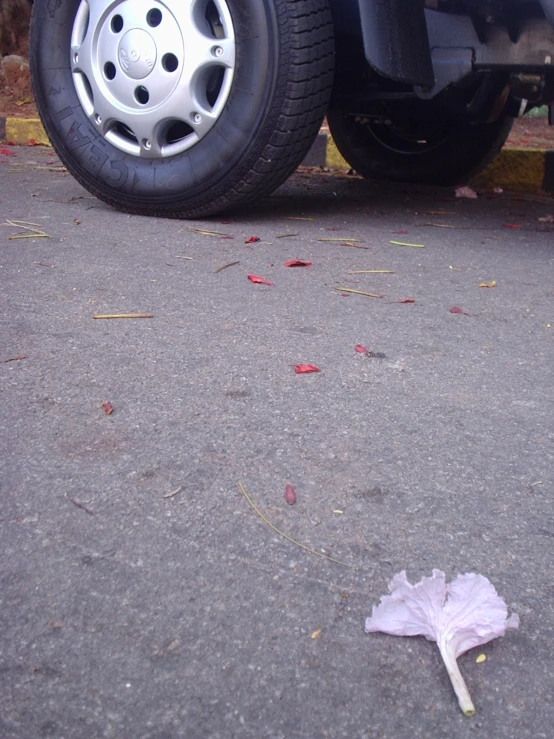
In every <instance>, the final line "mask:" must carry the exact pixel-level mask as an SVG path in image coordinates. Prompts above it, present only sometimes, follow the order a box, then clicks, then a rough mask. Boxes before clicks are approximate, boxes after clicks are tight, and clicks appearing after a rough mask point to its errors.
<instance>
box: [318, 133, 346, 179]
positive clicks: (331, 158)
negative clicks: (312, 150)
mask: <svg viewBox="0 0 554 739" xmlns="http://www.w3.org/2000/svg"><path fill="white" fill-rule="evenodd" d="M325 166H326V167H329V168H330V169H344V170H346V171H347V172H348V171H349V170H350V169H352V167H351V166H350V165H349V164H348V162H347V161H346V159H344V157H343V156H342V154H341V153H340V152H339V150H338V149H337V145H336V144H335V142H334V141H333V138H332V137H331V136H327V155H326V157H325Z"/></svg>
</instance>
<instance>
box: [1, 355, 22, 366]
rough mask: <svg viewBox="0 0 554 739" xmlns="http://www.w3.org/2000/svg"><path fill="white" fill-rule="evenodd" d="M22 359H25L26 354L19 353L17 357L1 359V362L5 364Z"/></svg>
mask: <svg viewBox="0 0 554 739" xmlns="http://www.w3.org/2000/svg"><path fill="white" fill-rule="evenodd" d="M22 359H27V355H26V354H19V355H18V356H17V357H10V358H9V359H3V360H2V362H1V363H2V364H6V363H7V362H19V361H21V360H22Z"/></svg>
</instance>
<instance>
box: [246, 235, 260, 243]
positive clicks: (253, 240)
mask: <svg viewBox="0 0 554 739" xmlns="http://www.w3.org/2000/svg"><path fill="white" fill-rule="evenodd" d="M259 240H260V237H259V236H250V237H249V238H248V239H246V241H245V242H244V243H245V244H255V243H256V242H257V241H259Z"/></svg>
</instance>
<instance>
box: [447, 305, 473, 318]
mask: <svg viewBox="0 0 554 739" xmlns="http://www.w3.org/2000/svg"><path fill="white" fill-rule="evenodd" d="M450 313H461V315H462V316H469V315H470V314H469V313H466V312H465V310H462V309H461V308H459V307H458V306H457V305H455V306H453V307H452V308H450Z"/></svg>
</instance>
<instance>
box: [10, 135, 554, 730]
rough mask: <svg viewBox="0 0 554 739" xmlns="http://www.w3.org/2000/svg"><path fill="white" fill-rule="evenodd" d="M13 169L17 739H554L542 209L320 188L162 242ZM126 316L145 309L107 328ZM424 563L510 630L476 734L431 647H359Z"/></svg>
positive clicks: (31, 154) (48, 175) (547, 250)
mask: <svg viewBox="0 0 554 739" xmlns="http://www.w3.org/2000/svg"><path fill="white" fill-rule="evenodd" d="M16 152H17V154H18V156H17V157H11V158H8V157H4V158H3V160H2V163H1V164H0V166H1V171H0V176H1V178H2V192H1V203H0V213H1V215H2V221H4V225H2V227H1V229H0V265H1V271H0V275H1V277H0V280H1V292H0V300H1V306H0V307H1V311H0V312H1V343H0V361H1V362H2V364H0V384H1V393H2V399H1V409H2V410H1V417H2V429H1V456H0V464H1V479H0V484H1V488H0V493H1V501H2V508H1V512H0V516H1V520H0V526H1V531H2V533H1V537H2V538H1V540H2V547H1V554H0V557H1V575H0V576H1V583H0V620H1V642H0V690H1V695H2V698H1V701H0V735H1V736H2V737H3V739H35V738H38V737H56V739H62V738H63V739H89V738H91V739H96V738H97V737H98V738H103V737H115V738H117V739H120V738H125V739H126V738H129V739H204V738H205V737H210V738H212V737H213V738H214V739H215V738H216V737H217V738H218V739H219V738H221V739H227V738H230V737H237V738H239V737H240V738H242V737H244V738H246V737H248V738H253V739H254V738H255V739H259V738H260V737H264V738H265V737H267V738H271V739H273V738H275V739H277V738H283V739H296V738H302V739H304V738H306V739H312V738H314V739H315V738H319V737H331V738H338V737H345V738H347V739H351V738H357V737H359V738H360V739H365V738H366V737H370V738H371V739H377V738H380V739H413V738H414V737H425V739H444V738H445V737H448V738H449V739H450V738H452V737H455V738H456V739H458V738H460V739H466V737H474V736H480V737H483V739H539V738H540V737H544V738H546V739H549V738H550V737H552V726H554V695H553V684H554V682H553V681H554V633H553V627H554V590H553V585H552V583H553V555H552V552H553V541H554V540H553V537H554V518H553V509H552V499H553V474H552V472H553V469H554V465H553V454H552V440H553V413H552V380H553V366H554V363H553V351H552V348H553V343H552V335H553V334H552V332H553V329H552V324H553V323H554V321H553V319H554V316H553V305H554V301H553V280H552V274H553V269H552V267H553V260H554V225H549V224H548V223H546V222H544V221H540V220H538V219H539V218H544V217H545V216H548V215H554V200H552V199H546V198H540V197H532V196H520V197H517V196H514V195H513V194H510V193H501V194H489V195H487V194H483V195H482V196H481V197H480V198H479V199H478V200H460V199H458V200H457V199H455V198H454V194H453V191H452V190H450V189H432V188H431V189H430V188H426V189H418V188H412V187H404V186H396V187H393V186H386V187H383V186H373V187H370V186H369V185H368V184H366V183H364V182H362V181H360V180H357V179H353V178H348V177H338V176H334V175H331V174H328V173H310V172H303V173H299V174H297V175H296V176H295V178H293V180H292V181H291V182H289V183H288V184H287V185H286V186H285V187H283V188H282V189H281V190H280V191H279V192H278V193H277V194H276V195H275V196H274V197H272V198H270V199H268V200H267V201H265V202H264V203H263V204H261V205H256V206H253V207H252V210H251V211H249V212H244V213H240V214H232V215H229V216H227V217H225V218H218V219H213V220H210V221H202V222H200V221H196V222H189V223H187V222H179V221H162V220H154V219H150V218H139V217H130V216H127V215H124V214H120V213H116V212H114V211H112V210H110V209H109V208H108V207H106V206H104V205H103V204H101V203H100V202H98V201H97V200H95V199H93V198H90V197H89V196H88V195H87V193H86V192H85V191H84V190H82V189H81V188H80V187H79V186H78V185H77V184H76V183H75V182H74V181H73V180H72V179H71V178H70V177H69V176H68V175H67V174H64V173H63V172H60V171H58V169H57V165H56V160H55V159H54V158H53V157H52V156H49V155H48V153H47V152H46V151H44V150H38V149H27V148H23V149H19V150H16ZM7 219H9V220H12V221H14V220H18V221H27V222H31V223H35V224H39V226H38V228H39V229H41V230H42V231H43V232H44V233H46V234H48V237H49V238H43V237H37V238H25V239H10V236H13V235H14V234H18V233H20V232H21V231H22V229H21V228H20V227H19V226H14V225H9V224H8V225H5V222H6V220H7ZM506 224H512V225H514V224H515V225H517V226H519V228H507V227H506ZM195 229H199V230H195ZM206 230H207V231H212V232H213V231H217V232H220V234H227V236H226V237H222V236H220V235H210V234H207V233H203V232H202V231H206ZM25 233H30V232H28V231H27V232H25ZM290 234H294V235H290ZM253 235H256V236H258V237H259V238H260V241H259V242H257V243H250V244H246V243H245V242H246V241H247V239H248V238H249V237H250V236H253ZM229 237H230V238H229ZM347 238H349V239H359V241H356V242H351V245H350V246H345V245H343V242H344V240H345V239H347ZM391 240H396V241H403V242H409V243H415V244H424V245H425V246H424V248H413V247H406V246H397V245H393V244H391V243H390V241H391ZM293 258H298V259H304V260H309V261H311V262H312V263H313V264H312V266H311V267H300V268H285V267H284V266H283V264H284V262H285V261H287V260H289V259H293ZM235 261H238V262H239V263H238V264H235V265H233V266H230V267H227V268H226V269H224V270H221V271H216V270H218V268H220V267H222V266H224V265H227V264H229V263H230V262H235ZM357 270H392V272H391V273H386V274H369V273H363V274H354V273H353V272H354V271H357ZM248 274H255V275H259V276H261V277H264V278H266V279H268V280H270V281H272V282H274V283H275V284H274V286H266V285H258V284H253V283H251V282H249V280H248V279H247V275H248ZM492 281H496V286H495V287H493V288H481V287H479V283H480V282H492ZM338 286H342V287H347V288H351V289H357V290H360V291H364V292H372V293H377V294H381V295H383V297H382V298H371V297H367V296H364V295H357V294H354V293H344V292H341V291H338V290H336V287H338ZM406 298H413V299H414V300H415V302H413V303H402V302H398V301H402V300H404V299H406ZM453 307H457V308H461V309H462V311H464V312H463V313H452V312H451V310H450V309H451V308H453ZM120 312H124V313H134V312H146V313H151V314H152V315H153V318H149V319H131V320H123V319H119V320H102V319H100V320H93V318H92V316H93V315H94V314H106V313H120ZM358 344H361V345H363V346H365V347H366V348H367V349H368V350H369V351H370V352H371V354H369V355H364V354H361V353H358V352H356V351H355V347H356V345H358ZM23 356H24V357H25V359H19V357H23ZM9 360H13V361H9ZM296 364H314V365H316V366H317V367H318V368H319V369H320V370H321V372H319V373H313V374H302V375H297V374H295V371H294V365H296ZM103 401H105V402H108V401H109V402H110V403H111V404H112V405H113V409H114V410H113V413H112V414H111V415H109V416H107V415H105V414H104V412H103V410H102V408H101V403H102V402H103ZM238 482H241V483H242V484H243V486H244V488H245V490H246V491H247V492H248V494H249V495H250V496H251V499H252V500H253V502H254V503H255V505H256V506H258V508H259V510H260V511H261V512H262V513H263V514H264V515H265V516H266V517H267V518H268V520H270V521H271V522H272V523H273V524H275V526H277V527H278V528H280V529H281V530H283V531H285V532H286V533H287V534H289V535H290V536H291V537H293V538H294V539H296V540H297V541H299V542H301V543H303V544H305V545H307V546H309V547H311V548H313V549H314V550H317V551H318V552H325V553H326V554H327V555H328V556H330V557H332V558H335V559H337V560H340V561H341V562H344V563H346V565H348V566H344V565H341V564H336V563H333V562H330V561H328V560H326V559H323V558H321V557H317V556H315V555H314V554H311V553H309V552H307V551H305V550H303V549H301V548H300V547H298V546H297V545H295V544H293V543H291V542H290V541H287V540H286V539H284V538H283V537H282V536H280V535H279V534H277V533H276V532H275V531H274V530H272V529H271V528H270V527H269V526H268V525H267V524H266V523H265V522H264V521H263V520H262V519H261V518H260V517H259V516H258V515H257V514H256V513H255V511H254V510H253V509H252V507H250V506H249V504H248V502H247V501H246V499H245V497H244V495H243V494H242V492H241V490H240V489H239V487H238V485H237V483H238ZM287 482H290V483H291V484H292V485H293V486H294V488H295V490H296V494H297V502H296V504H295V505H294V506H289V505H287V504H286V502H285V500H284V492H285V485H286V484H287ZM177 490H178V491H179V492H177V493H176V494H174V495H172V496H171V497H170V494H171V493H175V491H177ZM433 568H439V569H443V570H445V571H446V573H447V574H448V576H449V577H452V576H455V575H456V573H458V572H468V571H469V572H479V573H482V574H483V575H486V576H487V577H489V578H490V580H491V581H492V582H493V583H494V585H495V586H496V588H497V590H498V592H499V593H500V595H502V596H503V597H504V598H505V600H506V603H507V604H508V608H509V609H510V611H516V612H517V613H519V615H520V617H521V626H520V629H519V631H517V632H509V633H508V634H506V636H505V637H504V638H502V639H498V640H496V641H494V642H492V643H490V644H489V645H487V646H485V647H482V648H479V649H477V650H474V651H472V652H469V653H468V654H466V655H465V656H463V657H462V658H461V659H460V660H459V663H460V666H461V669H462V672H463V674H464V676H465V678H466V680H467V683H468V686H469V689H470V692H471V694H472V697H473V700H474V702H475V704H476V708H477V715H476V716H475V717H474V718H473V719H468V718H465V717H464V716H463V715H462V713H461V712H460V711H459V708H458V706H457V703H456V700H455V697H454V695H453V692H452V689H451V687H450V684H449V681H448V678H447V675H446V672H445V669H444V667H443V665H442V663H441V661H440V655H439V652H438V650H437V648H436V646H435V645H434V644H432V643H431V642H427V641H426V640H425V639H423V638H412V639H403V638H395V637H390V636H386V635H380V634H372V635H366V634H364V631H363V626H364V620H365V617H366V616H368V615H369V614H370V613H371V608H372V605H373V604H375V603H376V602H378V600H379V598H380V596H381V595H383V594H384V593H385V592H386V590H387V583H388V582H389V580H390V579H391V577H392V576H393V575H394V574H395V573H396V572H399V571H400V570H403V569H406V570H407V571H408V575H409V576H410V578H411V579H412V580H415V579H419V578H420V577H421V576H423V575H428V574H430V572H431V570H432V569H433ZM481 653H485V654H486V655H487V660H486V662H484V663H481V664H477V663H476V657H477V655H478V654H481Z"/></svg>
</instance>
